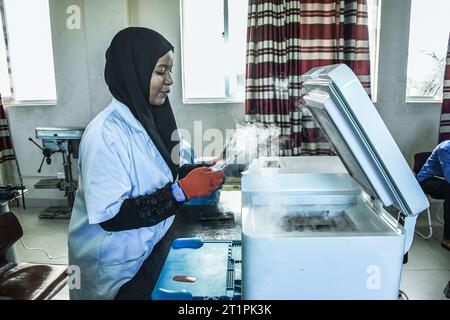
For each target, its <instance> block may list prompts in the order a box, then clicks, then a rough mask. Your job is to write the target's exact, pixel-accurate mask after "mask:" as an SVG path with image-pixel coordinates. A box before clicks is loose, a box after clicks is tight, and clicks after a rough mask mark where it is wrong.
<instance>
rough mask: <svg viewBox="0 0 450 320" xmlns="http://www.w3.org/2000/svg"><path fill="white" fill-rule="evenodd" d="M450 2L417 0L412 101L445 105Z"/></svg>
mask: <svg viewBox="0 0 450 320" xmlns="http://www.w3.org/2000/svg"><path fill="white" fill-rule="evenodd" d="M449 12H450V1H448V0H427V1H424V0H413V1H412V3H411V23H410V31H409V32H410V35H409V53H408V75H407V84H406V100H407V101H408V102H432V101H436V102H441V101H442V88H443V82H444V70H445V62H446V56H447V44H448V37H449V32H450V19H449V18H448V14H449Z"/></svg>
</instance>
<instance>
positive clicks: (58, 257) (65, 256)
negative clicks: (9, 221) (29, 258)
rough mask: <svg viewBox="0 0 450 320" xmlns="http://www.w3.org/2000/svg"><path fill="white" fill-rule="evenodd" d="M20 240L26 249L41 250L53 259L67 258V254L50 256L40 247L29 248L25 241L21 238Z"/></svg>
mask: <svg viewBox="0 0 450 320" xmlns="http://www.w3.org/2000/svg"><path fill="white" fill-rule="evenodd" d="M20 242H21V243H22V246H23V247H24V248H25V249H27V250H34V251H42V252H44V253H45V255H46V256H47V257H48V258H49V259H50V260H55V259H61V258H67V257H68V256H67V255H64V256H57V257H52V256H51V255H50V254H49V253H48V252H47V251H46V250H45V249H42V248H29V247H27V246H26V244H25V242H24V241H23V239H22V238H21V239H20Z"/></svg>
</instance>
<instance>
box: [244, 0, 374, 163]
mask: <svg viewBox="0 0 450 320" xmlns="http://www.w3.org/2000/svg"><path fill="white" fill-rule="evenodd" d="M367 20H368V16H367V4H366V0H345V1H344V0H249V12H248V29H247V65H246V68H247V69H246V101H245V114H246V115H245V119H246V121H247V122H257V123H262V124H264V125H272V126H273V125H275V126H278V127H279V128H280V131H281V136H280V142H279V143H280V149H281V150H280V155H300V154H301V155H316V154H332V152H331V145H330V144H329V143H328V141H327V140H326V138H325V136H324V135H323V133H322V131H321V130H320V129H319V127H318V125H317V124H316V122H315V121H314V120H313V118H312V115H311V113H310V112H309V110H307V109H306V108H303V107H302V106H301V104H300V99H301V93H302V87H301V81H300V76H301V75H302V74H304V73H305V72H307V71H308V70H310V69H311V68H314V67H320V66H325V65H330V64H337V63H345V64H347V65H348V66H349V67H350V68H351V69H352V70H353V71H354V72H355V74H356V75H357V76H358V78H359V79H360V81H361V83H362V84H363V86H364V87H365V89H366V90H367V92H368V93H369V92H370V58H369V41H368V40H369V35H368V25H367Z"/></svg>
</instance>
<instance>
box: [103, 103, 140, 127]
mask: <svg viewBox="0 0 450 320" xmlns="http://www.w3.org/2000/svg"><path fill="white" fill-rule="evenodd" d="M111 103H112V105H113V108H114V111H116V112H117V113H118V114H119V115H120V117H121V118H123V120H125V122H126V123H127V124H128V125H129V126H130V128H132V129H133V130H135V131H138V132H142V131H143V132H146V131H145V128H144V126H143V125H142V124H141V123H140V122H139V121H138V120H137V119H136V118H135V117H134V115H133V114H132V113H131V111H130V109H129V108H128V107H127V106H126V105H125V104H123V103H122V102H120V101H119V100H117V99H116V98H113V99H112V102H111Z"/></svg>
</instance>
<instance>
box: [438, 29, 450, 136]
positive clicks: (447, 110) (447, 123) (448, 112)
mask: <svg viewBox="0 0 450 320" xmlns="http://www.w3.org/2000/svg"><path fill="white" fill-rule="evenodd" d="M443 98H444V100H443V102H442V109H441V123H440V126H439V143H440V142H442V141H444V140H450V35H449V38H448V50H447V65H446V66H445V75H444V97H443Z"/></svg>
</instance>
